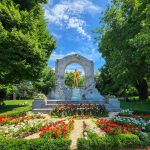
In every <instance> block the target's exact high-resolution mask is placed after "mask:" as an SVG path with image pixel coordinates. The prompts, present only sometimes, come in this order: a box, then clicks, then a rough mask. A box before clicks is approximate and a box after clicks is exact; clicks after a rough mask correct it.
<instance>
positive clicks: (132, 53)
mask: <svg viewBox="0 0 150 150" xmlns="http://www.w3.org/2000/svg"><path fill="white" fill-rule="evenodd" d="M101 23H102V27H101V28H100V30H99V33H100V36H99V37H100V39H101V41H100V42H99V51H100V52H101V53H102V56H103V57H104V58H105V60H106V63H107V65H108V67H109V70H110V73H111V75H112V77H113V79H114V81H115V82H116V84H117V83H118V84H122V85H123V84H125V85H128V84H133V85H134V86H135V87H136V89H137V90H138V94H139V97H140V99H141V100H147V99H148V84H147V81H148V79H149V78H150V3H149V0H144V1H143V0H112V2H111V4H110V5H109V6H108V7H107V10H106V11H105V12H104V16H103V18H102V22H101Z"/></svg>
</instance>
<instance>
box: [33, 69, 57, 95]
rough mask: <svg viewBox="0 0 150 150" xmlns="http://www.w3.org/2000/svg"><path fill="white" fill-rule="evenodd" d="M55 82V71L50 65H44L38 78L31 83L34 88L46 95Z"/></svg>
mask: <svg viewBox="0 0 150 150" xmlns="http://www.w3.org/2000/svg"><path fill="white" fill-rule="evenodd" d="M54 84H55V73H54V70H53V69H52V68H50V67H48V66H47V67H45V68H44V69H43V71H42V73H41V76H40V78H39V79H38V80H37V81H36V82H34V83H33V85H34V87H35V90H36V91H37V92H40V93H44V94H45V95H47V94H48V93H49V92H50V91H51V89H52V88H53V87H54Z"/></svg>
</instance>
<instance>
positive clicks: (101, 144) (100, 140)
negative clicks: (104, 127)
mask: <svg viewBox="0 0 150 150" xmlns="http://www.w3.org/2000/svg"><path fill="white" fill-rule="evenodd" d="M139 145H140V140H139V138H138V136H136V135H133V134H120V135H114V136H109V135H108V136H104V137H98V136H97V135H95V134H93V135H92V133H90V135H89V136H88V139H87V140H86V139H83V138H80V139H78V143H77V147H78V150H85V149H86V150H100V149H102V150H113V149H119V148H128V147H130V148H133V147H138V146H139Z"/></svg>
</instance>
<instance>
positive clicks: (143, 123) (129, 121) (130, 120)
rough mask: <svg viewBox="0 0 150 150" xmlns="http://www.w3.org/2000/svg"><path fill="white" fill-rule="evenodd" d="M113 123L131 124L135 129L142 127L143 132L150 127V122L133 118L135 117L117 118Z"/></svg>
mask: <svg viewBox="0 0 150 150" xmlns="http://www.w3.org/2000/svg"><path fill="white" fill-rule="evenodd" d="M113 121H114V122H117V123H120V124H129V125H132V126H135V127H140V128H141V129H142V130H145V129H146V127H147V126H149V125H150V121H145V120H143V119H142V118H133V117H121V116H117V117H115V118H114V119H113Z"/></svg>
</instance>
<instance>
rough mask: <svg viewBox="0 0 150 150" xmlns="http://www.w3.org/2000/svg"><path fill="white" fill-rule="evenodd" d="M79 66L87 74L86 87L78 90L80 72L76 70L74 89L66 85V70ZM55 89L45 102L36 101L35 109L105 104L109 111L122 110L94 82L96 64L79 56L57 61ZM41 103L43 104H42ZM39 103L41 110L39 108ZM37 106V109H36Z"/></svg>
mask: <svg viewBox="0 0 150 150" xmlns="http://www.w3.org/2000/svg"><path fill="white" fill-rule="evenodd" d="M73 63H76V64H79V65H81V66H82V67H83V69H84V73H85V86H84V87H83V88H78V80H77V79H78V75H79V72H78V70H77V69H75V71H74V73H73V75H74V78H73V81H74V88H70V87H68V86H66V85H65V81H64V76H65V69H66V67H67V66H68V65H70V64H73ZM55 80H56V81H55V87H54V88H53V89H52V91H51V92H50V93H49V94H48V95H47V99H45V100H44V102H43V101H40V100H35V101H34V102H33V109H39V110H40V109H42V108H43V109H44V108H47V109H48V108H53V107H55V106H56V105H57V104H59V103H64V104H65V103H68V102H69V103H75V104H76V103H94V104H103V105H105V107H106V110H107V111H118V110H120V103H119V101H118V100H117V99H116V98H113V99H112V98H111V99H108V100H106V99H105V98H104V97H103V96H102V95H101V94H100V93H99V91H98V90H97V89H96V87H95V84H96V83H95V81H94V63H93V61H91V60H89V59H87V58H85V57H83V56H81V55H78V54H72V55H67V56H65V57H64V58H62V59H57V60H56V64H55ZM40 102H41V104H40ZM38 103H39V108H38ZM34 106H35V107H34Z"/></svg>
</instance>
